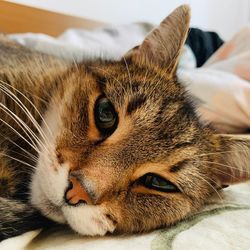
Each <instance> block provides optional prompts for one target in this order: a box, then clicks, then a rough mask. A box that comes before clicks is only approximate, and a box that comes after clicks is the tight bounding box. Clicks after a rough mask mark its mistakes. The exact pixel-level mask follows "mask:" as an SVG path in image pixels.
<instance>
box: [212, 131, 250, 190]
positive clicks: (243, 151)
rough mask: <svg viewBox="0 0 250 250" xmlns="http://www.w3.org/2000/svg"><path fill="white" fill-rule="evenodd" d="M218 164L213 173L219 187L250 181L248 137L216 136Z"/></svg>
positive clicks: (249, 136)
mask: <svg viewBox="0 0 250 250" xmlns="http://www.w3.org/2000/svg"><path fill="white" fill-rule="evenodd" d="M217 137H218V139H219V140H220V142H221V147H220V149H219V155H220V163H219V164H216V166H215V168H214V169H215V172H214V174H215V175H216V178H217V180H218V181H219V182H220V185H221V186H223V185H231V184H236V183H240V182H246V181H250V135H218V136H217Z"/></svg>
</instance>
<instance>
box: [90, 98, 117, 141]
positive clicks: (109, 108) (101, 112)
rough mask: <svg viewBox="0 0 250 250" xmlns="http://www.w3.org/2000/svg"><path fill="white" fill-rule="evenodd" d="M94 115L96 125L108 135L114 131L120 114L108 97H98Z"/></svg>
mask: <svg viewBox="0 0 250 250" xmlns="http://www.w3.org/2000/svg"><path fill="white" fill-rule="evenodd" d="M94 115H95V123H96V126H97V128H98V129H99V131H100V132H101V133H102V134H103V135H105V136H107V135H110V134H112V133H113V132H114V130H115V129H116V127H117V122H118V116H117V113H116V111H115V109H114V107H113V105H112V103H111V102H110V101H109V100H108V99H107V98H106V97H101V98H99V99H97V101H96V104H95V109H94Z"/></svg>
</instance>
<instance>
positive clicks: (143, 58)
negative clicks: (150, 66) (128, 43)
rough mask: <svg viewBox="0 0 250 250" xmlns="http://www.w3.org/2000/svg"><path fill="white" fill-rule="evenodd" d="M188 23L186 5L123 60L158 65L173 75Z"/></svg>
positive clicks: (188, 14) (163, 22)
mask: <svg viewBox="0 0 250 250" xmlns="http://www.w3.org/2000/svg"><path fill="white" fill-rule="evenodd" d="M189 22H190V8H189V6H188V5H181V6H180V7H178V8H177V9H175V10H174V11H173V12H172V13H171V14H170V15H169V16H168V17H166V18H165V19H164V20H163V21H162V22H161V24H160V26H159V27H157V28H156V29H154V30H153V31H152V32H151V33H149V34H148V36H147V37H146V38H145V40H144V41H143V42H142V44H141V45H139V46H137V47H135V48H134V49H132V50H130V51H129V52H128V53H127V54H126V55H125V58H126V57H132V58H133V59H135V60H138V61H139V62H142V63H143V62H146V63H154V64H160V65H161V66H163V67H164V68H165V69H166V71H167V72H168V73H169V74H171V73H174V72H175V71H176V67H177V64H178V59H179V55H180V52H181V49H182V47H183V44H184V43H185V41H186V37H187V33H188V30H189Z"/></svg>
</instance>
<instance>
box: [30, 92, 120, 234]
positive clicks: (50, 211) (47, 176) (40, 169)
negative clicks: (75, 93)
mask: <svg viewBox="0 0 250 250" xmlns="http://www.w3.org/2000/svg"><path fill="white" fill-rule="evenodd" d="M68 98H69V96H67V101H69V100H68ZM62 112H63V111H62V109H61V107H60V105H55V104H53V105H51V107H50V108H49V112H47V114H46V116H45V121H46V123H47V124H48V126H49V128H50V130H51V132H52V133H50V132H49V131H48V129H47V128H46V126H45V125H43V131H44V133H45V134H46V137H47V139H48V142H46V147H47V149H48V150H45V149H44V148H41V151H42V152H41V154H39V160H38V164H37V167H36V171H35V174H34V175H33V178H32V183H31V187H30V188H31V203H32V204H33V205H34V206H35V207H37V208H38V209H39V210H40V211H41V212H42V213H43V214H44V215H45V216H47V217H49V218H50V219H53V220H55V221H57V222H59V223H68V224H69V225H70V226H71V227H72V229H74V230H75V231H77V232H78V233H80V234H84V235H104V234H106V233H107V232H113V231H114V229H115V226H114V225H113V223H112V222H111V221H110V220H109V219H108V218H107V217H106V216H105V215H104V212H103V209H102V208H101V206H89V205H85V204H82V205H79V206H76V207H73V206H70V205H68V204H67V203H66V202H65V201H64V193H65V190H66V188H67V187H68V174H69V165H68V164H67V163H65V164H62V165H59V164H58V162H57V160H56V153H55V142H56V138H57V136H58V135H59V134H60V132H61V128H62V124H61V119H60V114H61V113H62Z"/></svg>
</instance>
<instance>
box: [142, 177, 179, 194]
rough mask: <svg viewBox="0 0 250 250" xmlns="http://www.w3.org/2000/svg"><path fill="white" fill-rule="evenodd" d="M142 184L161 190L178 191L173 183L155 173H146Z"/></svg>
mask: <svg viewBox="0 0 250 250" xmlns="http://www.w3.org/2000/svg"><path fill="white" fill-rule="evenodd" d="M143 184H144V185H145V186H146V187H147V188H150V189H155V190H158V191H162V192H178V191H179V189H178V188H177V187H176V186H175V185H174V184H173V183H171V182H170V181H168V180H165V179H164V178H162V177H160V176H158V175H155V174H147V175H146V176H145V177H144V183H143Z"/></svg>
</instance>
